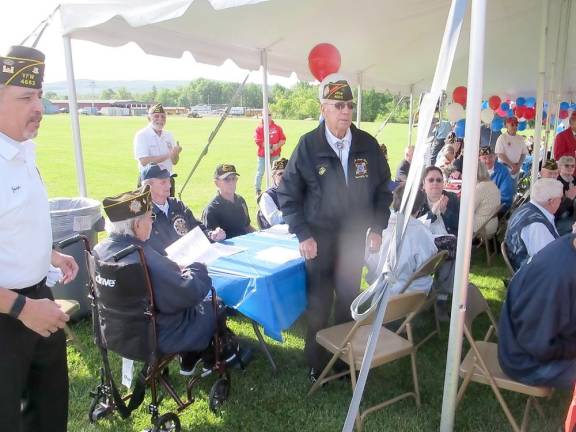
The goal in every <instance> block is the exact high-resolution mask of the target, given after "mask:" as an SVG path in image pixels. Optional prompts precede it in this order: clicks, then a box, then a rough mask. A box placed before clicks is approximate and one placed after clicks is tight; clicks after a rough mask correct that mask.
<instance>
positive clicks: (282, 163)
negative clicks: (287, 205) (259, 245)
mask: <svg viewBox="0 0 576 432" xmlns="http://www.w3.org/2000/svg"><path fill="white" fill-rule="evenodd" d="M287 164H288V159H286V158H281V159H278V160H276V161H274V164H273V165H272V181H273V182H274V186H272V187H271V188H268V189H267V190H266V191H265V192H264V193H263V194H261V195H260V196H259V197H258V199H257V202H258V206H259V207H260V208H259V210H258V214H257V217H258V224H259V225H260V228H262V229H265V228H270V227H271V226H272V225H279V224H283V223H284V218H283V217H282V210H280V204H279V203H278V195H277V191H278V186H280V182H281V181H282V175H283V174H284V170H285V169H286V165H287Z"/></svg>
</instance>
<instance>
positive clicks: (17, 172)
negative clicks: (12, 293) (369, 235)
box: [0, 133, 52, 289]
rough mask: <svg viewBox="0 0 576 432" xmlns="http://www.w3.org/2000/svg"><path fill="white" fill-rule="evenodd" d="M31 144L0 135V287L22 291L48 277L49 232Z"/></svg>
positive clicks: (47, 218) (46, 213)
mask: <svg viewBox="0 0 576 432" xmlns="http://www.w3.org/2000/svg"><path fill="white" fill-rule="evenodd" d="M34 148H35V144H34V143H33V142H32V141H31V140H28V141H24V142H22V143H20V142H17V141H14V140H13V139H11V138H9V137H8V136H6V135H4V134H2V133H0V287H1V288H8V289H22V288H26V287H29V286H32V285H34V284H37V283H38V282H40V281H41V280H42V279H43V278H44V277H46V275H47V274H48V269H49V267H50V260H51V256H52V228H51V224H50V208H49V205H48V195H47V194H46V189H45V188H44V184H43V183H42V179H41V177H40V174H39V173H38V170H37V169H36V155H35V151H34Z"/></svg>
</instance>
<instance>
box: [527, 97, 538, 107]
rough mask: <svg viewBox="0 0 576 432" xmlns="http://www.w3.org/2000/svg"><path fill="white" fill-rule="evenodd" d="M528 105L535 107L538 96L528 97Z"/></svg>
mask: <svg viewBox="0 0 576 432" xmlns="http://www.w3.org/2000/svg"><path fill="white" fill-rule="evenodd" d="M526 106H527V107H530V108H534V107H535V106H536V98H534V97H529V98H526Z"/></svg>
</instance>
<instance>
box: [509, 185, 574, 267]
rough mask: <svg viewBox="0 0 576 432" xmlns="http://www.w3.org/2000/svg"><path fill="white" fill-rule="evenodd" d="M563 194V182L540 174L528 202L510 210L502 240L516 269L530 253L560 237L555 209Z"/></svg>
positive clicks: (533, 253) (526, 259) (524, 261)
mask: <svg viewBox="0 0 576 432" xmlns="http://www.w3.org/2000/svg"><path fill="white" fill-rule="evenodd" d="M562 197H563V187H562V183H560V182H559V181H558V180H554V179H549V178H540V179H538V180H536V183H534V186H533V188H532V195H531V198H530V202H527V203H526V204H523V205H522V206H520V207H519V208H518V209H517V210H516V211H515V212H514V213H512V216H511V217H510V220H509V221H508V229H507V230H506V236H505V239H504V241H505V242H506V248H507V249H508V256H509V258H510V263H511V264H512V267H513V268H514V270H518V269H519V268H520V267H521V266H522V265H523V264H525V263H526V261H528V259H529V258H530V257H531V256H533V255H535V254H536V253H538V251H540V249H542V248H543V247H544V246H546V245H547V244H548V243H550V242H551V241H553V240H554V239H556V238H558V237H559V235H558V231H557V230H556V226H555V225H554V213H556V211H557V210H558V207H559V206H560V203H561V202H562Z"/></svg>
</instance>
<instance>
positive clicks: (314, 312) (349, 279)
mask: <svg viewBox="0 0 576 432" xmlns="http://www.w3.org/2000/svg"><path fill="white" fill-rule="evenodd" d="M313 237H314V239H315V240H316V243H317V244H318V255H317V256H316V258H314V259H313V260H307V261H306V276H307V278H308V289H307V297H308V309H307V310H306V320H307V326H308V327H307V331H306V345H305V347H304V353H305V356H306V361H307V363H308V366H309V367H311V368H314V369H316V370H317V371H318V372H320V371H321V370H322V368H323V367H324V366H325V365H326V362H327V361H328V358H329V356H328V353H327V352H326V350H325V349H324V348H322V347H321V346H320V345H319V344H318V343H316V333H317V332H318V331H319V330H321V329H323V328H326V327H329V320H330V313H331V312H332V305H333V304H334V324H341V323H344V322H347V321H350V320H351V319H352V317H351V314H350V305H351V304H352V301H353V300H354V298H356V296H357V295H358V294H359V292H360V278H361V277H362V265H363V262H364V247H365V240H366V230H357V231H354V232H346V231H342V232H334V231H316V232H313Z"/></svg>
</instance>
